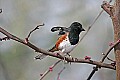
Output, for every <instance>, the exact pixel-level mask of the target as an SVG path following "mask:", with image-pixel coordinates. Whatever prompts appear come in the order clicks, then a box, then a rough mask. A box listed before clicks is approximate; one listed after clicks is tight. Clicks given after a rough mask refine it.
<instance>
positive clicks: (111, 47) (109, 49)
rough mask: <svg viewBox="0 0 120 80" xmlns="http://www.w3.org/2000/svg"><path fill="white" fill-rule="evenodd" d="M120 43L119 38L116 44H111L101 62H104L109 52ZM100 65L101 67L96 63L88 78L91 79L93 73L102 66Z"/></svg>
mask: <svg viewBox="0 0 120 80" xmlns="http://www.w3.org/2000/svg"><path fill="white" fill-rule="evenodd" d="M119 43H120V40H118V41H117V42H115V43H114V45H112V46H110V48H108V50H107V51H106V52H105V53H103V54H104V56H103V58H102V59H101V61H100V62H101V63H103V62H104V60H105V58H107V56H108V54H109V53H110V51H111V50H112V49H113V48H114V47H115V46H116V45H118V44H119ZM100 67H101V66H98V65H96V67H95V68H94V69H93V71H92V72H91V74H90V75H89V77H88V79H87V80H90V79H91V77H92V76H93V74H94V73H95V72H96V70H98V68H100Z"/></svg>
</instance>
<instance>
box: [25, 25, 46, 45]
mask: <svg viewBox="0 0 120 80" xmlns="http://www.w3.org/2000/svg"><path fill="white" fill-rule="evenodd" d="M44 25H45V24H44V23H43V24H40V25H38V26H36V27H35V28H34V29H33V30H31V31H30V33H29V34H28V36H27V37H26V38H25V43H26V44H27V43H28V41H29V37H30V36H31V34H32V33H33V32H34V31H36V30H37V29H39V27H40V26H44Z"/></svg>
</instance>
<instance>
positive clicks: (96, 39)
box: [0, 0, 116, 80]
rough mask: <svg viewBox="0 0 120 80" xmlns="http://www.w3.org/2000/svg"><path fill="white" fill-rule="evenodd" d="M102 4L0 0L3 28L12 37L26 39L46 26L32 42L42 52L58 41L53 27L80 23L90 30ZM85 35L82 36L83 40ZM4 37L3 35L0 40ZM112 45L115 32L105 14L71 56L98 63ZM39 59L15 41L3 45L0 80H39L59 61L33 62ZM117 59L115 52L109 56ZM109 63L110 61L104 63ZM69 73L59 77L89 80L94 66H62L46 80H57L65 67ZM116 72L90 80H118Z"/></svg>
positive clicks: (91, 0)
mask: <svg viewBox="0 0 120 80" xmlns="http://www.w3.org/2000/svg"><path fill="white" fill-rule="evenodd" d="M102 1H103V0H0V8H2V9H3V12H2V13H1V14H0V26H2V28H4V29H6V30H7V31H9V32H10V33H12V34H14V35H16V36H18V37H20V38H22V39H24V38H25V37H26V36H27V35H28V33H29V31H30V30H32V29H33V28H35V27H36V26H37V25H39V24H42V23H44V24H45V26H43V27H41V28H40V29H39V30H37V31H35V32H34V33H33V34H32V35H31V37H30V42H31V43H33V44H35V45H36V46H38V47H40V48H42V49H45V50H47V49H50V48H51V47H52V46H53V45H54V43H55V42H56V40H57V38H58V35H57V34H58V33H52V32H51V31H50V29H51V28H52V27H53V26H68V27H69V26H70V24H71V23H72V22H74V21H79V22H80V23H81V24H82V25H83V27H84V28H85V29H86V30H87V28H88V26H90V24H91V23H92V22H93V21H94V19H95V18H96V16H97V15H98V14H99V12H100V11H101V10H102V9H101V4H102ZM84 33H85V32H83V33H82V34H81V36H83V34H84ZM2 37H4V35H3V34H1V33H0V38H2ZM109 42H113V28H112V23H111V19H110V17H109V15H108V14H107V13H106V12H103V13H102V15H101V16H100V17H99V19H98V20H97V22H96V23H95V24H94V25H93V27H92V28H91V30H90V31H89V33H88V34H87V35H86V37H85V38H84V39H83V40H82V42H81V43H80V44H79V45H78V46H77V47H76V48H75V49H74V50H73V51H72V52H71V55H72V56H73V57H77V58H84V57H85V56H91V58H92V60H96V61H99V60H100V59H101V58H102V56H103V55H102V54H101V53H102V52H105V51H106V49H107V48H108V47H109V46H108V44H109ZM36 55H37V53H35V52H34V51H33V50H31V49H30V48H28V47H26V46H24V45H22V44H20V43H18V42H15V41H13V40H9V41H2V42H0V80H39V79H40V74H42V73H43V72H45V71H46V70H47V69H48V68H49V66H51V65H52V64H54V63H55V62H56V61H57V60H58V59H56V58H53V57H47V58H45V59H44V60H41V61H40V60H34V57H35V56H36ZM109 57H110V58H112V59H114V53H113V51H112V52H111V54H110V55H109ZM105 62H108V63H110V62H109V61H107V60H106V61H105ZM64 66H65V67H66V69H65V70H64V71H63V72H62V74H61V75H60V80H86V79H87V77H88V76H89V74H90V72H91V71H92V69H93V65H88V64H74V63H72V64H71V65H69V64H65V65H63V63H62V62H61V63H60V64H58V65H57V66H56V67H55V68H54V70H53V71H52V72H51V73H49V74H48V75H47V76H46V77H45V78H44V80H57V75H58V73H59V72H60V70H61V69H62V68H63V67H64ZM115 76H116V74H115V71H114V70H110V69H104V68H102V69H100V70H99V71H98V72H97V73H95V75H94V76H93V77H92V79H91V80H115Z"/></svg>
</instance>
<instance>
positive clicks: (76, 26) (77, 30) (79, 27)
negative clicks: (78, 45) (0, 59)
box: [70, 22, 85, 34]
mask: <svg viewBox="0 0 120 80" xmlns="http://www.w3.org/2000/svg"><path fill="white" fill-rule="evenodd" d="M82 31H85V30H84V29H83V28H82V25H81V24H80V23H79V22H73V23H72V24H71V26H70V32H73V33H74V32H75V33H78V34H80V32H82Z"/></svg>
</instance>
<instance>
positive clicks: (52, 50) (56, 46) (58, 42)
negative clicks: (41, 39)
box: [49, 34, 67, 52]
mask: <svg viewBox="0 0 120 80" xmlns="http://www.w3.org/2000/svg"><path fill="white" fill-rule="evenodd" d="M66 36H67V34H64V35H61V36H60V37H59V38H58V40H57V42H56V44H55V46H54V47H53V48H52V49H50V50H49V51H50V52H54V51H58V50H59V49H58V46H59V45H60V43H61V42H62V41H63V40H65V39H66Z"/></svg>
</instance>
